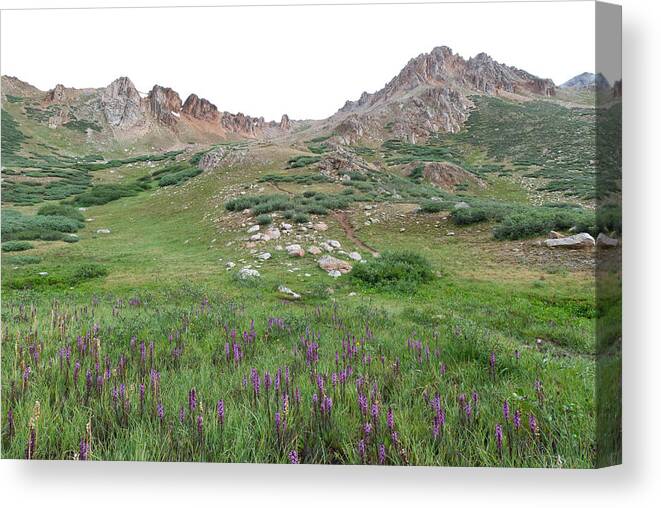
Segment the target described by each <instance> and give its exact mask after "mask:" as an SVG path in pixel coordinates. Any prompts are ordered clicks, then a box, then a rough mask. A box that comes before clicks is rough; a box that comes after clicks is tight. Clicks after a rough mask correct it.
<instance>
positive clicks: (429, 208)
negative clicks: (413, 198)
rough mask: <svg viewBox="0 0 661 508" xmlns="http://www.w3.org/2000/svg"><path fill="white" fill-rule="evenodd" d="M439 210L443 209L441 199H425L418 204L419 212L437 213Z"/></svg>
mask: <svg viewBox="0 0 661 508" xmlns="http://www.w3.org/2000/svg"><path fill="white" fill-rule="evenodd" d="M441 210H445V206H444V205H443V203H442V202H441V201H425V202H423V203H422V204H421V205H420V212H421V213H437V212H440V211H441Z"/></svg>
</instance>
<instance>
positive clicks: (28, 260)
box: [5, 255, 41, 266]
mask: <svg viewBox="0 0 661 508" xmlns="http://www.w3.org/2000/svg"><path fill="white" fill-rule="evenodd" d="M5 260H6V262H7V263H9V264H10V265H14V266H23V265H34V264H37V263H41V258H40V257H39V256H21V255H17V256H8V257H6V258H5Z"/></svg>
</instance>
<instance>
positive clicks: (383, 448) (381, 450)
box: [379, 443, 386, 465]
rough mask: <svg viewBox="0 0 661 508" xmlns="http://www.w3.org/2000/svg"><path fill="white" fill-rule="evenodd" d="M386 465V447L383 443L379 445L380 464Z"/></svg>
mask: <svg viewBox="0 0 661 508" xmlns="http://www.w3.org/2000/svg"><path fill="white" fill-rule="evenodd" d="M385 463H386V445H385V444H383V443H381V444H380V445H379V464H382V465H383V464H385Z"/></svg>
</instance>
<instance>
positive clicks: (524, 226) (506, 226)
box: [493, 207, 597, 240]
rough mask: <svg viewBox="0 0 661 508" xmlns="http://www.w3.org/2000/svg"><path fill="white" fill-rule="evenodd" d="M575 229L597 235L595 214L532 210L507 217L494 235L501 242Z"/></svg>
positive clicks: (566, 210)
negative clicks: (553, 231)
mask: <svg viewBox="0 0 661 508" xmlns="http://www.w3.org/2000/svg"><path fill="white" fill-rule="evenodd" d="M573 227H574V228H576V230H577V232H587V233H591V234H596V230H597V228H596V217H595V215H594V213H592V212H588V211H586V210H580V209H574V210H571V209H565V208H555V209H554V208H546V207H545V208H538V209H531V210H527V211H525V212H518V213H513V214H511V215H508V216H507V217H505V218H504V219H503V221H502V223H500V224H499V225H498V226H496V227H495V228H494V230H493V235H494V237H495V238H497V239H499V240H518V239H521V238H530V237H531V236H537V235H543V234H546V233H548V232H549V231H551V230H558V231H566V230H568V229H571V228H573Z"/></svg>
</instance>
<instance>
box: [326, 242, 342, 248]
mask: <svg viewBox="0 0 661 508" xmlns="http://www.w3.org/2000/svg"><path fill="white" fill-rule="evenodd" d="M326 243H327V244H328V245H330V246H331V247H333V248H334V249H339V248H340V247H342V244H341V243H340V242H338V241H337V240H327V241H326Z"/></svg>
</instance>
